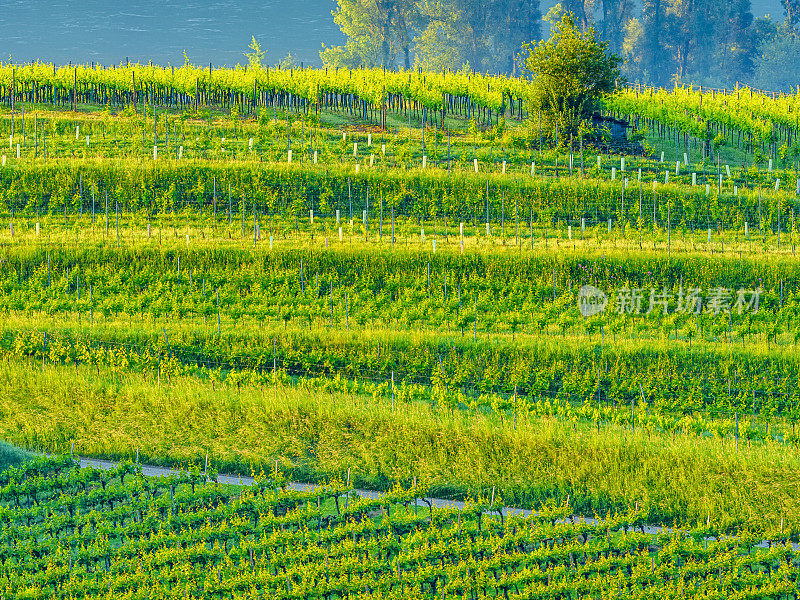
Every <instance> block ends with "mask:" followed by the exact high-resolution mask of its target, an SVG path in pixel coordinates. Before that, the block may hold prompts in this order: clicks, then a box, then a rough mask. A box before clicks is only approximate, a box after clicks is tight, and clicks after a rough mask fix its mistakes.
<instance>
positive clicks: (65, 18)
mask: <svg viewBox="0 0 800 600" xmlns="http://www.w3.org/2000/svg"><path fill="white" fill-rule="evenodd" d="M476 1H479V0H476ZM553 4H555V1H554V0H545V1H543V2H542V12H543V13H545V12H547V10H548V9H549V8H550V7H551V6H552V5H553ZM334 8H336V2H335V0H304V1H300V2H298V1H297V0H260V1H258V2H254V1H253V0H239V1H233V0H212V1H202V0H180V1H178V0H129V1H126V2H122V1H120V0H105V1H103V0H55V1H53V0H47V1H46V0H3V2H2V10H0V31H3V32H4V37H3V45H2V46H0V48H2V50H0V52H2V56H0V60H3V61H6V60H9V59H11V60H13V61H15V62H28V61H33V60H37V59H38V60H42V61H45V62H56V63H59V64H61V63H67V62H70V61H71V62H77V63H88V62H92V61H96V62H100V63H102V64H107V65H108V64H112V63H114V64H118V63H120V62H121V61H124V60H125V59H126V58H130V60H132V61H140V62H147V61H148V60H152V61H153V62H154V63H157V64H161V65H167V64H173V65H180V64H183V61H184V58H183V52H184V50H185V51H186V53H187V55H188V57H189V60H190V61H192V62H193V63H195V64H201V65H207V64H208V63H209V62H213V63H214V64H216V65H222V64H228V65H233V64H236V63H237V62H244V61H245V58H244V56H243V52H245V51H246V49H247V45H248V44H249V43H250V38H251V36H252V35H255V36H256V38H257V39H258V40H259V41H260V42H261V43H262V47H263V48H264V49H265V50H266V51H267V57H266V59H267V61H268V62H269V63H275V62H278V61H280V60H281V59H282V58H283V57H284V56H286V54H287V53H289V52H291V53H292V56H293V57H295V60H296V61H297V62H298V63H299V62H301V61H303V62H306V63H311V64H319V62H320V61H319V51H320V48H321V45H322V43H323V42H324V43H326V44H328V45H335V44H341V43H342V42H343V41H344V38H343V36H342V34H341V32H340V31H339V28H338V27H337V26H336V25H335V24H334V22H333V17H332V16H331V11H332V10H333V9H334ZM753 13H754V14H755V16H757V17H758V16H763V15H764V14H765V13H770V14H771V16H772V17H773V19H781V18H782V16H783V11H782V9H781V5H780V0H753Z"/></svg>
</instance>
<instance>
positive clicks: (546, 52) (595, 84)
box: [525, 14, 621, 139]
mask: <svg viewBox="0 0 800 600" xmlns="http://www.w3.org/2000/svg"><path fill="white" fill-rule="evenodd" d="M525 48H526V50H527V51H528V52H529V55H528V58H527V60H526V61H525V71H526V73H528V74H529V75H531V76H532V77H533V86H532V88H533V91H532V94H533V97H532V98H531V100H532V103H533V106H534V107H535V108H536V109H537V110H539V111H541V113H542V119H543V121H545V122H546V123H547V124H548V125H549V126H551V127H554V126H557V127H558V130H559V132H561V134H562V135H560V139H565V138H566V137H567V136H569V135H570V134H573V135H575V134H577V133H578V129H579V127H580V124H581V122H583V121H584V120H585V119H587V118H588V117H589V116H590V115H591V114H592V112H594V111H595V110H596V109H597V108H598V104H599V102H600V100H601V98H602V97H603V96H604V95H606V94H610V93H611V92H613V91H614V89H615V88H616V84H617V81H618V80H619V79H621V74H620V68H619V65H620V62H621V59H620V58H619V57H618V56H615V55H613V54H610V53H609V51H608V42H600V41H598V40H597V37H596V33H595V31H594V29H593V28H590V29H588V30H587V31H585V32H581V31H579V30H578V28H577V27H576V25H575V22H574V21H573V17H572V15H571V14H568V15H564V16H563V17H562V18H561V21H559V22H558V23H556V25H555V31H554V33H553V34H552V35H551V37H550V39H549V40H547V41H542V42H539V43H538V44H536V45H535V46H531V45H530V44H527V45H526V46H525Z"/></svg>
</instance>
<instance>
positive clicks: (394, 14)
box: [320, 0, 418, 69]
mask: <svg viewBox="0 0 800 600" xmlns="http://www.w3.org/2000/svg"><path fill="white" fill-rule="evenodd" d="M331 14H333V20H334V22H335V23H336V24H337V25H338V26H339V28H340V29H341V30H342V33H344V34H345V36H347V41H346V42H345V44H344V46H333V47H330V48H324V49H323V50H322V52H320V58H322V62H323V63H324V64H325V65H326V66H332V67H351V68H352V67H358V66H361V65H364V66H366V67H380V66H383V67H386V68H389V69H391V68H394V67H395V66H396V60H397V56H398V55H399V54H400V53H401V52H402V53H403V55H404V64H405V67H406V68H409V67H410V48H411V40H412V39H413V31H412V30H413V25H414V18H415V15H417V14H418V11H417V10H416V3H415V2H414V1H413V0H338V7H337V9H336V10H335V11H333V12H332V13H331Z"/></svg>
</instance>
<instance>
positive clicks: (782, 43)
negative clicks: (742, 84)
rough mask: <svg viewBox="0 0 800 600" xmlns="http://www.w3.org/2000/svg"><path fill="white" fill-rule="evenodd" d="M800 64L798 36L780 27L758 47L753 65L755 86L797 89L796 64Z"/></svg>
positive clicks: (782, 89) (777, 89) (773, 88)
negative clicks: (776, 32) (777, 31)
mask: <svg viewBox="0 0 800 600" xmlns="http://www.w3.org/2000/svg"><path fill="white" fill-rule="evenodd" d="M798 64H800V36H798V35H797V34H796V33H795V32H794V31H791V30H787V29H785V28H782V29H781V31H780V32H779V33H778V34H776V35H775V36H773V37H772V38H771V39H769V40H768V41H766V42H765V43H763V44H762V45H761V46H760V48H759V56H758V57H756V59H755V61H754V66H753V83H754V85H755V86H756V87H758V88H761V89H764V90H772V91H787V92H788V91H790V90H793V89H797V86H798V84H800V80H798V77H797V65H798Z"/></svg>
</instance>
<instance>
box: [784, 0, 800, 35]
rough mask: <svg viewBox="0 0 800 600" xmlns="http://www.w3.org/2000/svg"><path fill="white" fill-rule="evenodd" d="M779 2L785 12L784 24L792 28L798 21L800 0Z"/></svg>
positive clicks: (799, 20)
mask: <svg viewBox="0 0 800 600" xmlns="http://www.w3.org/2000/svg"><path fill="white" fill-rule="evenodd" d="M781 4H782V5H783V11H784V12H785V13H786V25H788V26H789V27H790V28H791V29H794V28H795V27H797V24H798V23H800V0H781Z"/></svg>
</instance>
